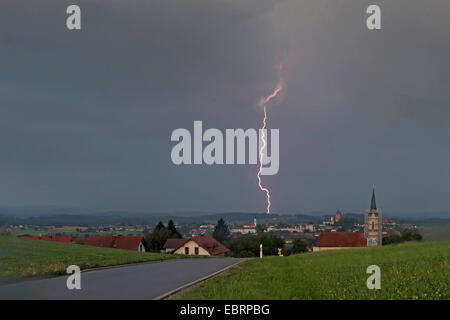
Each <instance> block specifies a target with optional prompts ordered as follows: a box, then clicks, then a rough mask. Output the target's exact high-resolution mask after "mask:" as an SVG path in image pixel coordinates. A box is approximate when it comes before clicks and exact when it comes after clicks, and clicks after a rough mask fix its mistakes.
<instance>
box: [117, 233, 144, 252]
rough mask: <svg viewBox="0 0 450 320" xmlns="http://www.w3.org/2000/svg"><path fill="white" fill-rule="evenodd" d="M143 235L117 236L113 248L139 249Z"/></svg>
mask: <svg viewBox="0 0 450 320" xmlns="http://www.w3.org/2000/svg"><path fill="white" fill-rule="evenodd" d="M142 239H143V237H142V236H119V237H115V242H114V244H113V248H117V249H124V250H137V249H138V248H139V244H140V243H141V241H142Z"/></svg>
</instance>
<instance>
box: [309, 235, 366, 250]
mask: <svg viewBox="0 0 450 320" xmlns="http://www.w3.org/2000/svg"><path fill="white" fill-rule="evenodd" d="M365 246H367V240H366V238H365V237H364V234H362V233H354V232H326V233H321V234H320V236H319V246H318V247H313V252H317V251H324V250H337V249H347V248H356V247H365Z"/></svg>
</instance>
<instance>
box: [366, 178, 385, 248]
mask: <svg viewBox="0 0 450 320" xmlns="http://www.w3.org/2000/svg"><path fill="white" fill-rule="evenodd" d="M381 228H382V220H381V210H379V209H377V204H376V202H375V186H374V185H373V186H372V200H371V202H370V209H368V210H366V212H365V227H364V236H365V237H366V239H367V246H368V247H375V246H381V244H382V236H381Z"/></svg>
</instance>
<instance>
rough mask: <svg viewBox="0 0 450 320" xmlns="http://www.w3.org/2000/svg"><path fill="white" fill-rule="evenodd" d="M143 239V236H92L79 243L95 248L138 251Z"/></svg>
mask: <svg viewBox="0 0 450 320" xmlns="http://www.w3.org/2000/svg"><path fill="white" fill-rule="evenodd" d="M142 239H143V237H142V236H91V237H88V238H85V239H79V240H77V242H78V243H83V244H84V245H86V246H93V247H102V248H116V249H124V250H137V249H138V248H139V244H140V243H141V241H142Z"/></svg>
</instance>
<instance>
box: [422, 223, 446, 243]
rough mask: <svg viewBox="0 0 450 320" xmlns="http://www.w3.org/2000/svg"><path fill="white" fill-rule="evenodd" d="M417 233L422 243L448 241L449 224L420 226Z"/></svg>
mask: <svg viewBox="0 0 450 320" xmlns="http://www.w3.org/2000/svg"><path fill="white" fill-rule="evenodd" d="M419 232H420V233H421V234H422V235H423V240H424V241H450V224H432V225H426V226H420V227H419Z"/></svg>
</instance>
